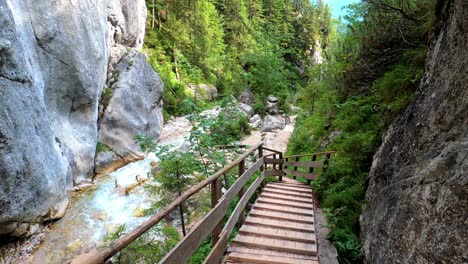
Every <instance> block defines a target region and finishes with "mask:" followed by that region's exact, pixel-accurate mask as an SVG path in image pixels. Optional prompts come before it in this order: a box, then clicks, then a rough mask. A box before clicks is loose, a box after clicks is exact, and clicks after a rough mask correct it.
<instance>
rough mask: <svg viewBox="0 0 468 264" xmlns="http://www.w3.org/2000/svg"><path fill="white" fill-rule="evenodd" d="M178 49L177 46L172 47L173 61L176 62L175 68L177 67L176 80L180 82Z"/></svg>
mask: <svg viewBox="0 0 468 264" xmlns="http://www.w3.org/2000/svg"><path fill="white" fill-rule="evenodd" d="M176 54H177V49H176V47H175V44H174V45H173V46H172V60H173V61H174V67H175V74H176V79H177V80H178V81H180V75H179V66H178V65H177V55H176Z"/></svg>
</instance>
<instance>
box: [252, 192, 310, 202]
mask: <svg viewBox="0 0 468 264" xmlns="http://www.w3.org/2000/svg"><path fill="white" fill-rule="evenodd" d="M260 197H265V198H272V199H280V200H285V201H292V202H301V203H306V204H313V200H312V198H302V197H293V196H290V195H285V194H274V193H266V192H263V193H262V194H261V196H260Z"/></svg>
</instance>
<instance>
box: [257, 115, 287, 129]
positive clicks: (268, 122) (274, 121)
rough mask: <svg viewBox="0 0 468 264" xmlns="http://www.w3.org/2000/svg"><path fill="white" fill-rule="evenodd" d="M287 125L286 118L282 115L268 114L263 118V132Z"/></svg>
mask: <svg viewBox="0 0 468 264" xmlns="http://www.w3.org/2000/svg"><path fill="white" fill-rule="evenodd" d="M284 127H285V122H284V119H283V118H281V117H280V116H272V115H266V116H265V117H264V118H263V122H262V129H261V130H260V131H261V132H271V131H273V130H277V129H283V128H284Z"/></svg>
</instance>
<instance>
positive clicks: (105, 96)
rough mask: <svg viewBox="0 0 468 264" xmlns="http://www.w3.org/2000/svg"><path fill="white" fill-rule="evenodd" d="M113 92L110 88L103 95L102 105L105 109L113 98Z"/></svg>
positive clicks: (105, 89)
mask: <svg viewBox="0 0 468 264" xmlns="http://www.w3.org/2000/svg"><path fill="white" fill-rule="evenodd" d="M112 94H113V90H112V89H111V88H109V87H105V88H104V90H103V91H102V95H101V105H102V106H103V107H104V109H106V108H107V106H108V105H109V102H110V99H111V98H112Z"/></svg>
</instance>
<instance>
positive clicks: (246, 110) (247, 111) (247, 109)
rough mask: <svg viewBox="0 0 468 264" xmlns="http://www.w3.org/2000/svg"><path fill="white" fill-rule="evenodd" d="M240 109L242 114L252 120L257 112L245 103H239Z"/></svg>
mask: <svg viewBox="0 0 468 264" xmlns="http://www.w3.org/2000/svg"><path fill="white" fill-rule="evenodd" d="M239 109H240V110H241V111H242V113H244V114H245V115H246V116H247V117H248V118H250V117H251V116H252V115H253V114H254V113H255V112H254V110H253V108H252V107H251V106H250V105H248V104H244V103H239Z"/></svg>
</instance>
